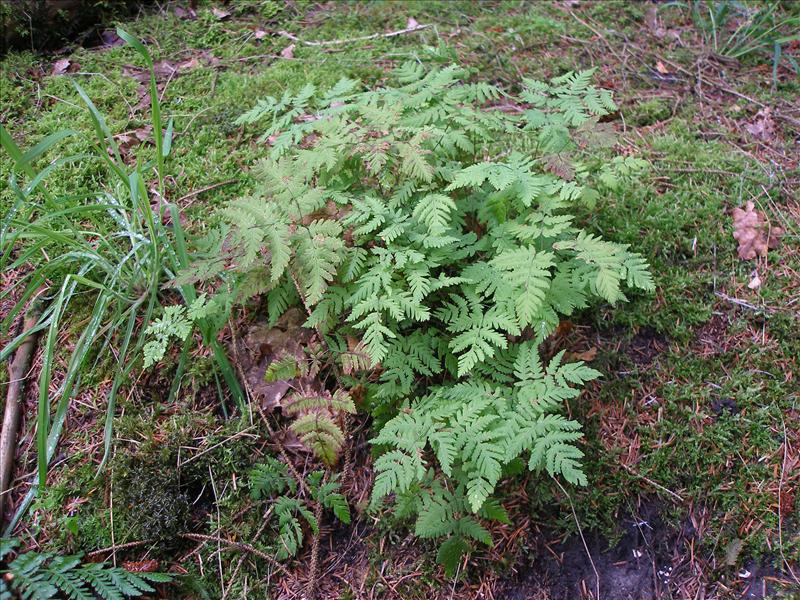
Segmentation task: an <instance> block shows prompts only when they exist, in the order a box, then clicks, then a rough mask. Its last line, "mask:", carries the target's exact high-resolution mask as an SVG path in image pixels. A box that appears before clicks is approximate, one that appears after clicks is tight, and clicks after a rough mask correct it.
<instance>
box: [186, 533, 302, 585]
mask: <svg viewBox="0 0 800 600" xmlns="http://www.w3.org/2000/svg"><path fill="white" fill-rule="evenodd" d="M178 537H182V538H184V539H187V540H194V541H196V542H216V543H217V544H221V545H224V546H227V547H228V548H234V549H236V550H241V551H242V552H249V553H250V554H254V555H255V556H257V557H259V558H261V559H263V560H265V561H266V562H268V563H269V564H270V565H271V566H272V567H274V568H275V569H276V570H278V571H280V572H281V573H283V574H284V575H285V576H286V577H288V578H289V579H293V577H292V574H291V573H290V572H289V569H287V568H286V567H284V566H283V565H282V564H281V563H279V562H278V561H277V560H275V559H274V558H272V557H271V556H270V555H269V554H267V553H266V552H262V551H261V550H259V549H258V548H255V547H254V546H251V545H250V544H245V543H242V542H234V541H233V540H226V539H225V538H221V537H219V536H216V535H203V534H200V533H181V534H180V535H179V536H178Z"/></svg>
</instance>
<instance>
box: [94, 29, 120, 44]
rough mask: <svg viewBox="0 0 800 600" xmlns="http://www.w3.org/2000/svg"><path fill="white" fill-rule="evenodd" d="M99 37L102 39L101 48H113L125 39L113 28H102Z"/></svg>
mask: <svg viewBox="0 0 800 600" xmlns="http://www.w3.org/2000/svg"><path fill="white" fill-rule="evenodd" d="M100 39H102V40H103V48H114V47H116V46H122V45H124V44H125V41H124V40H123V39H122V38H121V37H119V36H118V35H117V32H116V31H114V30H113V29H106V30H104V31H103V32H102V33H101V34H100Z"/></svg>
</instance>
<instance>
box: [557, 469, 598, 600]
mask: <svg viewBox="0 0 800 600" xmlns="http://www.w3.org/2000/svg"><path fill="white" fill-rule="evenodd" d="M553 481H555V482H556V485H557V486H558V487H560V488H561V491H562V492H564V495H565V496H566V497H567V502H569V508H570V510H572V516H573V517H574V518H575V525H576V526H577V527H578V534H579V535H580V536H581V542H583V549H584V550H586V556H587V557H589V564H591V565H592V571H594V581H595V584H596V589H597V600H600V574H599V573H598V572H597V567H595V566H594V560H592V553H591V552H589V545H588V544H587V543H586V538H585V537H583V529H581V524H580V522H579V521H578V513H576V512H575V506H574V505H573V504H572V498H571V497H570V495H569V494H568V493H567V490H565V489H564V486H563V485H561V482H560V481H559V480H558V479H556V478H555V477H553Z"/></svg>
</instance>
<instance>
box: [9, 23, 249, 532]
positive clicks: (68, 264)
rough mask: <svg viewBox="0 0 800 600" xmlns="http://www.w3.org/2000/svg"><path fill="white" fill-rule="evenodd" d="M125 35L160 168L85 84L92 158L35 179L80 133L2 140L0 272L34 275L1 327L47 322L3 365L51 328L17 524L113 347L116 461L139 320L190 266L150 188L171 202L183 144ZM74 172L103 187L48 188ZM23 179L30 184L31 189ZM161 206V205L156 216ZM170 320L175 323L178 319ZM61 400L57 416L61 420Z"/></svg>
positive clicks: (108, 429) (177, 231) (138, 347)
mask: <svg viewBox="0 0 800 600" xmlns="http://www.w3.org/2000/svg"><path fill="white" fill-rule="evenodd" d="M117 33H118V34H119V36H120V37H121V38H123V39H124V40H125V41H127V42H128V43H129V44H130V45H131V46H132V47H133V48H134V49H135V50H136V51H137V53H138V54H139V55H140V56H141V57H142V59H143V60H144V61H145V63H146V64H147V66H148V67H150V69H151V78H150V97H151V117H152V126H153V131H154V132H155V136H154V146H155V156H154V158H153V159H151V160H145V159H144V157H141V156H140V157H139V158H138V160H136V161H135V163H134V164H133V165H132V166H129V165H128V163H126V161H125V160H124V158H123V157H122V155H121V151H120V148H119V146H118V144H117V142H116V140H115V139H114V136H113V135H112V133H111V131H110V129H109V127H108V125H107V124H106V121H105V119H104V118H103V116H102V115H101V114H100V112H99V111H98V110H97V108H96V107H95V105H94V104H93V103H92V101H91V99H90V98H89V96H88V95H87V94H86V92H85V91H84V90H83V88H82V87H81V86H80V85H79V84H78V83H77V82H75V83H74V85H75V88H76V90H77V92H78V94H79V96H80V97H81V99H82V100H83V102H84V103H85V104H86V106H87V108H88V111H89V116H90V117H91V120H92V124H93V125H94V129H95V133H96V137H95V138H93V139H90V140H88V141H89V143H90V146H91V151H90V152H88V153H85V154H79V155H74V156H67V157H61V158H57V159H55V160H53V161H51V162H50V163H49V164H48V165H47V166H46V167H44V168H43V169H42V170H41V171H39V172H36V171H35V170H34V167H33V165H34V164H35V163H36V161H37V160H38V159H39V158H40V157H42V156H44V154H45V153H46V152H47V151H48V150H50V149H51V148H52V147H53V146H55V145H56V144H57V143H58V142H60V141H61V140H63V139H65V138H67V137H71V136H75V135H77V134H76V132H74V131H71V130H66V131H61V132H57V133H54V134H52V135H50V136H48V137H46V138H45V139H44V140H42V141H41V142H39V143H38V144H36V145H35V146H34V147H32V148H31V149H30V150H28V151H26V152H23V151H22V150H21V149H20V148H19V147H18V146H17V144H16V143H15V142H14V140H13V139H12V137H11V135H10V134H9V133H8V132H7V131H6V129H5V128H4V127H3V126H2V125H0V142H1V143H2V147H3V148H4V149H5V151H6V152H7V153H8V154H9V155H10V157H11V159H12V160H13V161H14V164H15V169H14V172H12V173H11V175H10V180H9V185H10V188H11V190H12V191H13V193H14V194H15V195H16V202H15V204H14V206H13V207H12V209H11V210H10V211H9V212H8V214H6V215H4V217H3V219H2V221H1V222H0V270H3V271H6V270H20V271H22V272H25V273H26V274H25V275H24V276H23V277H21V278H20V279H19V280H18V282H17V283H16V284H15V285H14V286H11V287H10V289H4V290H3V291H2V293H0V300H3V299H6V298H8V297H10V296H11V295H12V294H15V293H18V300H17V302H16V304H15V305H14V307H13V309H12V310H10V311H9V313H8V315H7V316H6V317H5V319H4V320H3V321H2V323H0V330H2V331H3V332H6V333H7V332H8V330H9V328H10V327H11V325H12V324H13V323H14V320H15V318H16V316H17V315H18V314H20V313H21V312H22V311H24V310H25V308H26V306H27V305H28V303H29V302H30V301H31V300H32V299H35V298H36V297H40V298H41V299H42V300H43V303H44V305H45V308H44V310H43V311H42V314H41V318H40V319H39V321H38V323H37V325H36V326H35V327H34V328H33V329H32V330H30V331H27V332H24V333H23V334H21V335H19V336H18V337H16V338H15V339H13V340H12V341H11V342H10V343H9V344H7V345H6V347H5V348H3V349H2V351H0V360H5V359H6V358H7V357H8V356H10V355H11V353H13V352H14V350H15V349H16V348H17V347H18V346H19V345H20V344H22V343H23V342H24V340H25V338H26V337H27V335H30V334H32V333H34V332H36V331H40V330H45V331H46V336H44V354H43V362H42V368H41V372H40V377H39V390H40V395H39V405H38V417H37V426H36V436H37V449H38V486H33V487H32V489H31V491H30V493H29V494H28V495H27V497H26V500H25V502H23V503H22V508H21V510H20V511H18V512H17V515H16V517H15V519H14V522H16V520H17V519H18V518H19V517H20V516H21V514H22V511H24V510H26V509H27V506H29V504H30V501H31V499H32V498H33V496H34V495H35V494H36V493H37V489H38V487H41V486H44V483H45V477H46V473H47V466H48V464H49V462H50V460H51V459H52V457H53V455H54V453H55V450H56V446H57V443H58V440H59V438H60V435H61V430H62V426H63V423H64V419H65V416H66V412H67V408H68V405H69V401H70V398H71V397H72V396H73V395H76V394H77V393H78V392H79V390H80V385H81V381H80V380H81V375H82V374H83V373H84V371H85V370H87V369H90V368H91V364H90V362H91V359H92V357H93V356H94V357H99V356H102V355H103V353H104V351H106V350H107V349H108V348H110V347H113V348H114V349H115V352H114V359H115V360H116V361H117V368H115V369H114V379H113V382H112V385H111V388H110V391H109V392H108V396H107V406H106V415H105V436H104V445H105V453H104V457H103V463H105V461H106V459H107V457H108V453H109V448H110V445H111V434H112V425H113V418H114V414H115V402H116V397H117V394H118V393H119V390H120V388H121V386H123V385H124V384H125V382H126V381H127V378H128V376H129V375H130V373H131V370H132V369H133V367H134V366H135V365H136V364H137V362H138V358H139V356H140V355H141V353H142V351H143V349H144V348H143V346H144V342H145V339H144V337H142V336H139V337H137V335H136V333H137V331H136V326H137V323H139V322H144V323H148V322H150V320H151V318H152V317H153V315H154V314H155V312H156V311H157V310H158V307H159V304H160V302H161V294H162V286H163V285H164V284H165V283H166V282H168V281H170V280H171V278H172V277H173V276H174V273H175V272H177V271H178V270H180V269H183V268H186V267H187V266H188V265H189V254H188V252H187V249H186V242H185V234H184V231H183V229H182V226H181V221H180V218H179V215H178V207H177V206H175V205H174V204H170V203H168V202H165V201H162V202H154V200H153V198H151V197H150V191H149V188H148V181H149V179H150V178H155V179H157V180H158V189H159V192H158V194H159V196H160V198H162V199H163V198H164V197H165V194H164V178H165V176H166V174H167V172H166V166H165V161H166V159H167V157H168V156H169V153H170V148H171V145H172V131H173V125H172V120H170V121H169V122H168V123H167V124H166V127H164V126H163V125H164V124H163V122H162V118H161V109H160V103H159V96H158V90H157V87H156V81H155V76H154V75H153V73H152V66H153V63H152V59H151V58H150V55H149V53H148V52H147V50H146V48H145V47H144V46H143V45H142V44H141V43H140V42H139V41H138V40H136V39H135V38H133V37H131V36H130V35H129V34H128V33H126V32H125V31H123V30H121V29H120V30H118V31H117ZM72 163H82V164H99V165H101V166H102V167H104V171H103V175H102V177H103V178H102V181H101V183H100V185H99V187H98V189H97V190H96V191H93V192H92V193H90V194H87V195H85V196H80V197H74V196H69V195H65V196H63V197H54V196H53V195H52V194H51V193H50V192H49V191H48V190H47V187H46V181H47V179H48V178H49V177H52V176H54V174H56V173H58V168H59V167H60V166H62V165H65V164H72ZM18 176H21V177H23V178H24V179H26V180H27V183H26V184H24V185H23V184H21V183H20V182H19V180H18ZM157 205H159V206H160V207H161V208H160V209H155V208H154V206H157ZM167 215H169V218H168V217H167ZM169 221H171V224H170V225H168V224H167V223H168V222H169ZM179 291H180V294H181V296H182V298H183V301H184V302H185V304H186V305H189V306H192V307H193V309H192V310H193V311H194V313H197V312H198V311H200V310H201V308H202V307H195V304H194V302H195V300H196V299H197V295H196V292H195V289H194V287H193V286H191V285H184V286H181V287H180V290H179ZM86 298H90V299H91V300H90V301H91V302H93V305H92V309H91V314H90V317H89V320H88V322H87V324H86V326H85V327H84V328H83V329H82V332H81V333H80V336H79V338H78V340H77V342H76V343H75V347H74V349H73V350H72V352H71V356H70V357H69V360H68V364H67V367H66V372H65V373H64V380H63V383H61V385H60V386H59V388H58V391H57V393H56V397H55V399H54V398H51V397H50V390H51V385H50V384H51V381H52V379H53V372H54V369H55V368H56V365H55V360H56V348H57V346H58V341H59V334H60V333H61V332H62V328H63V327H64V325H65V323H66V322H67V319H68V315H69V314H70V311H74V310H76V307H75V304H76V303H77V301H78V299H86ZM195 316H196V317H197V318H196V322H197V325H198V328H199V330H200V331H201V333H202V334H203V339H204V341H205V342H206V343H207V344H208V345H209V347H210V348H211V349H212V350H213V354H214V358H215V360H216V365H217V368H218V372H220V373H222V375H223V376H224V378H225V380H226V382H227V383H228V386H229V388H230V389H231V391H232V393H233V394H234V396H235V397H236V398H237V399H238V400H239V401H240V402H241V403H243V395H242V394H241V390H240V388H239V386H238V383H237V380H236V377H235V374H234V372H233V368H232V367H231V365H230V364H229V362H228V360H227V358H226V356H225V352H224V350H223V349H222V347H221V346H220V344H219V343H218V342H217V340H216V338H215V337H214V327H213V325H212V324H211V323H210V322H209V321H208V320H207V319H204V318H200V317H199V316H197V315H195ZM164 318H166V319H169V318H171V315H169V314H168V315H165V317H164ZM193 325H194V323H192V326H193ZM187 327H189V328H191V327H190V326H187ZM180 333H181V334H182V335H180V336H178V337H179V339H180V340H182V341H183V340H185V342H184V345H183V347H184V351H183V353H182V354H181V358H180V362H179V365H178V374H177V375H176V377H175V381H178V380H180V373H181V372H182V371H183V369H184V368H185V365H186V361H187V358H188V349H189V342H190V341H191V339H190V336H189V332H188V330H187V329H182V330H181V331H180ZM159 339H160V338H159ZM144 350H146V352H145V360H146V361H147V362H148V363H149V362H152V361H154V360H156V359H157V358H160V357H159V355H158V350H159V348H154V347H153V346H149V347H147V348H146V349H144ZM162 353H163V352H162ZM173 392H174V390H173ZM53 402H54V403H55V409H54V413H53V412H51V411H52V410H53V406H52V404H53ZM12 525H13V523H12ZM10 530H11V528H9V531H10Z"/></svg>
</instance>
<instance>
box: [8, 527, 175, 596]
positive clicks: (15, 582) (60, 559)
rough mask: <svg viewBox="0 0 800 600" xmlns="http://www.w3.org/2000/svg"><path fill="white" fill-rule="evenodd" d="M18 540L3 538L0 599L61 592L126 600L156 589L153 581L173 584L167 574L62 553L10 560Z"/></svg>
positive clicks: (24, 554) (34, 555)
mask: <svg viewBox="0 0 800 600" xmlns="http://www.w3.org/2000/svg"><path fill="white" fill-rule="evenodd" d="M16 546H17V542H16V540H8V539H2V540H0V559H2V560H3V561H5V563H6V564H7V567H6V568H4V569H0V598H3V599H6V598H9V599H10V598H12V597H15V596H13V595H12V594H13V593H14V592H16V593H17V594H19V595H20V596H21V597H22V598H35V599H37V600H38V599H46V598H55V597H58V596H59V595H63V596H64V597H67V598H71V599H72V600H95V598H98V597H99V598H103V599H104V600H122V599H123V598H138V597H140V596H144V595H145V594H150V593H153V592H155V589H154V588H153V586H152V585H151V584H154V583H169V582H170V581H172V576H171V575H168V574H166V573H147V572H142V573H132V572H130V571H126V570H125V569H122V568H119V567H112V566H109V565H106V564H104V563H81V556H79V555H76V556H59V555H56V554H51V553H44V552H41V553H40V552H26V553H23V554H19V555H18V556H17V557H16V558H14V560H12V561H10V562H8V561H7V558H6V557H7V555H9V554H11V553H12V552H13V551H14V548H15V547H16Z"/></svg>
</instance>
